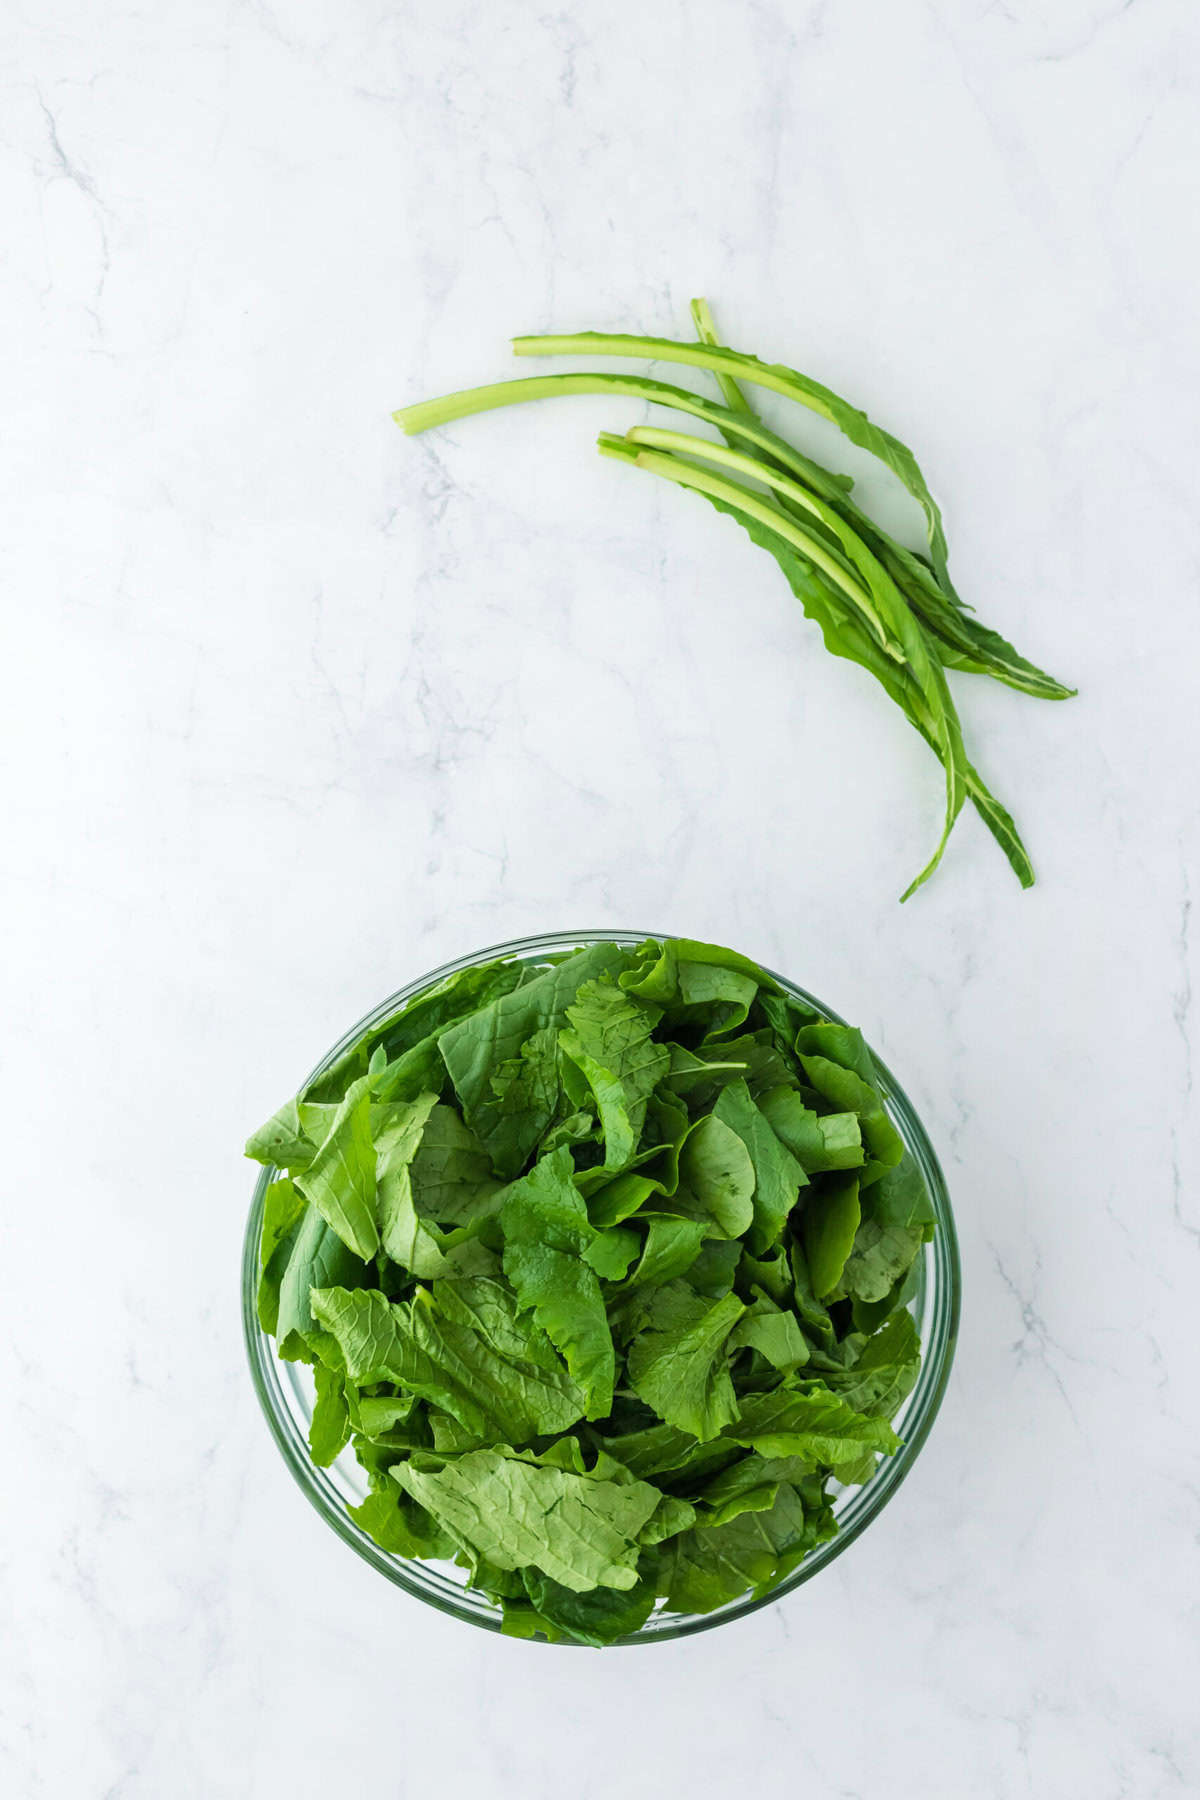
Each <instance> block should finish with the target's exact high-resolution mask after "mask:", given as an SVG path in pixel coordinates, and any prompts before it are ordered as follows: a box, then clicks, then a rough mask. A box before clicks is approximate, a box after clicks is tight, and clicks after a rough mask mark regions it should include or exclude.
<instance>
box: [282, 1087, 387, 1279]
mask: <svg viewBox="0 0 1200 1800" xmlns="http://www.w3.org/2000/svg"><path fill="white" fill-rule="evenodd" d="M296 1186H297V1187H298V1188H299V1189H300V1191H301V1193H302V1194H304V1196H305V1197H306V1199H308V1200H309V1201H310V1202H311V1204H312V1205H313V1206H314V1207H315V1208H316V1210H317V1211H318V1212H319V1213H320V1214H321V1216H322V1218H324V1219H325V1220H326V1222H327V1223H328V1224H329V1225H330V1226H332V1228H333V1230H334V1231H336V1232H337V1234H338V1236H339V1237H340V1238H341V1240H342V1242H343V1243H344V1244H345V1245H346V1247H347V1249H350V1250H353V1251H354V1253H355V1255H356V1256H361V1257H362V1258H363V1259H364V1260H366V1259H367V1258H369V1257H372V1256H374V1254H375V1252H376V1250H378V1248H379V1232H378V1229H377V1228H376V1224H375V1146H374V1144H373V1142H372V1141H371V1101H370V1077H369V1076H363V1077H362V1079H361V1080H359V1081H356V1082H354V1083H352V1084H351V1086H350V1087H349V1088H348V1089H347V1092H346V1097H345V1099H344V1100H343V1101H342V1102H341V1104H340V1105H339V1107H338V1109H337V1112H336V1113H335V1114H334V1117H333V1123H332V1125H331V1126H330V1129H329V1135H328V1137H327V1138H326V1139H325V1141H324V1143H323V1144H322V1145H321V1147H320V1149H319V1150H318V1151H317V1154H316V1155H315V1156H314V1158H313V1160H312V1162H311V1163H310V1164H309V1165H308V1167H307V1169H305V1170H303V1171H302V1172H301V1173H300V1174H298V1175H297V1176H296Z"/></svg>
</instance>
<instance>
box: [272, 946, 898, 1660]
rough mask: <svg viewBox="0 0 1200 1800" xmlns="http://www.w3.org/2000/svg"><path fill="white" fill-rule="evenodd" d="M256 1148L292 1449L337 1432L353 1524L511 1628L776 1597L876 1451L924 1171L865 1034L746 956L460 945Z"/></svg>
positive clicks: (533, 1630)
mask: <svg viewBox="0 0 1200 1800" xmlns="http://www.w3.org/2000/svg"><path fill="white" fill-rule="evenodd" d="M247 1154H248V1155H250V1156H252V1157H254V1158H256V1159H257V1160H258V1161H260V1162H262V1163H265V1164H266V1165H267V1166H268V1168H269V1169H270V1170H271V1172H272V1173H271V1179H270V1180H269V1182H268V1185H267V1188H266V1197H265V1202H264V1208H263V1222H262V1231H261V1239H260V1246H259V1271H260V1273H259V1291H258V1316H259V1320H260V1322H261V1324H262V1327H263V1329H264V1331H266V1332H268V1333H270V1334H271V1335H272V1336H274V1338H275V1340H276V1347H277V1351H278V1354H279V1355H280V1356H281V1357H283V1358H285V1359H288V1360H290V1361H300V1362H307V1363H310V1364H311V1365H312V1367H313V1378H314V1388H315V1400H314V1406H313V1412H312V1421H311V1427H310V1433H309V1444H310V1450H311V1454H312V1458H313V1461H314V1462H315V1463H317V1464H319V1465H322V1466H324V1465H327V1464H329V1463H331V1462H333V1461H334V1460H335V1459H336V1458H337V1457H338V1456H339V1455H341V1454H343V1452H344V1451H345V1450H346V1448H347V1446H349V1447H350V1449H351V1450H352V1452H353V1455H354V1456H355V1457H356V1458H357V1460H358V1462H359V1463H360V1465H361V1467H362V1469H363V1471H364V1472H365V1477H366V1484H367V1487H368V1490H369V1491H368V1493H367V1497H366V1499H365V1500H364V1501H363V1503H362V1504H361V1505H360V1506H358V1507H355V1508H353V1509H352V1516H353V1517H354V1519H355V1521H356V1522H357V1524H358V1525H359V1526H360V1527H361V1529H362V1530H363V1531H365V1532H366V1533H367V1534H368V1535H369V1536H370V1537H372V1538H373V1539H374V1540H375V1541H376V1542H377V1543H378V1544H380V1545H381V1546H382V1547H383V1548H384V1549H386V1550H388V1551H391V1552H393V1553H394V1554H397V1555H401V1556H406V1557H420V1558H430V1559H434V1560H438V1559H440V1560H446V1559H450V1558H453V1559H455V1560H456V1561H457V1562H458V1563H459V1564H460V1565H461V1566H462V1567H463V1568H465V1569H466V1570H467V1571H468V1579H469V1580H470V1582H471V1584H472V1585H473V1586H474V1587H476V1588H478V1589H480V1590H482V1591H483V1592H484V1593H485V1594H487V1595H488V1596H489V1597H490V1598H491V1599H492V1601H494V1603H495V1604H496V1605H497V1606H498V1607H499V1608H500V1609H501V1610H502V1614H503V1623H504V1629H505V1630H506V1631H509V1632H511V1633H515V1634H519V1635H523V1636H534V1635H539V1634H540V1635H541V1636H544V1637H549V1638H551V1639H556V1640H557V1639H566V1640H568V1641H572V1642H578V1643H584V1644H592V1645H603V1644H606V1643H611V1642H613V1641H614V1640H615V1639H618V1638H623V1637H627V1636H630V1635H632V1634H634V1633H636V1632H637V1631H638V1630H640V1629H641V1628H642V1627H643V1626H644V1624H645V1622H646V1620H647V1619H648V1618H649V1616H650V1614H651V1613H652V1611H653V1610H654V1609H655V1607H656V1606H662V1607H664V1608H665V1609H666V1610H668V1611H686V1612H704V1611H709V1610H711V1609H713V1608H715V1607H719V1606H722V1605H725V1604H726V1603H727V1602H729V1601H730V1600H733V1599H736V1598H737V1597H738V1596H739V1595H741V1594H745V1593H753V1594H756V1595H757V1594H762V1593H766V1592H769V1591H770V1590H771V1588H772V1587H773V1586H775V1585H776V1584H777V1583H778V1582H779V1581H781V1580H782V1579H783V1578H784V1576H785V1575H787V1574H788V1573H789V1571H790V1570H792V1569H794V1568H795V1567H796V1565H797V1563H799V1562H800V1561H801V1560H802V1559H803V1558H804V1557H805V1556H806V1555H807V1554H808V1553H809V1552H810V1551H811V1550H812V1549H813V1548H814V1547H815V1546H816V1545H818V1544H820V1543H822V1542H823V1541H824V1540H826V1539H827V1538H829V1537H831V1536H832V1535H833V1534H834V1532H835V1531H836V1520H835V1518H834V1513H833V1504H832V1502H833V1488H834V1487H835V1485H838V1484H840V1485H846V1484H850V1483H855V1482H862V1481H865V1480H867V1479H869V1477H870V1475H871V1473H872V1472H873V1470H874V1468H875V1466H876V1461H877V1459H878V1457H880V1456H887V1455H889V1454H891V1453H892V1452H893V1451H894V1450H895V1449H896V1447H897V1444H898V1442H899V1440H898V1439H897V1437H896V1435H895V1433H894V1432H893V1430H892V1427H891V1424H890V1423H889V1421H890V1419H891V1418H892V1416H893V1415H894V1414H895V1412H896V1410H897V1408H898V1407H899V1406H900V1405H901V1403H902V1402H903V1401H904V1399H905V1397H906V1396H907V1394H908V1393H909V1391H910V1389H911V1388H912V1385H913V1382H914V1381H915V1380H916V1376H917V1372H918V1368H919V1363H920V1345H919V1342H918V1338H917V1332H916V1327H915V1324H914V1322H913V1318H912V1316H911V1314H910V1312H909V1311H908V1310H907V1306H908V1302H909V1300H910V1298H911V1295H912V1292H913V1289H914V1280H915V1275H916V1271H917V1267H918V1258H919V1255H920V1252H921V1249H922V1246H923V1244H924V1243H925V1241H926V1240H927V1238H928V1237H929V1236H930V1235H931V1234H932V1231H933V1225H934V1215H933V1211H932V1208H931V1205H930V1201H929V1197H928V1194H927V1191H926V1188H925V1184H924V1181H923V1179H922V1177H921V1173H920V1170H919V1168H918V1167H917V1165H916V1163H915V1162H914V1161H913V1159H912V1158H911V1156H910V1155H909V1154H908V1152H907V1151H906V1149H905V1146H904V1142H903V1140H902V1139H901V1138H900V1137H899V1135H898V1134H897V1132H896V1130H895V1127H894V1126H893V1124H892V1122H891V1118H890V1116H889V1113H888V1110H887V1105H886V1097H885V1093H884V1090H883V1087H882V1085H881V1083H880V1078H879V1074H878V1071H877V1069H876V1067H875V1064H874V1062H873V1060H872V1058H871V1054H870V1051H869V1050H868V1048H867V1046H866V1044H865V1043H864V1042H863V1039H862V1037H861V1036H860V1035H859V1033H858V1032H857V1031H854V1030H851V1029H850V1028H849V1027H846V1026H843V1025H840V1024H837V1023H835V1022H833V1021H830V1020H827V1019H823V1018H821V1017H819V1016H818V1015H817V1013H816V1012H814V1011H813V1010H811V1009H810V1008H809V1007H808V1006H807V1005H805V1004H803V1003H802V1002H801V1001H800V1000H799V999H798V998H797V997H795V996H794V995H788V994H785V993H783V992H781V990H780V988H779V985H778V983H777V982H775V981H774V980H773V979H772V978H771V977H770V976H769V975H767V974H766V973H765V971H763V970H762V969H759V968H758V967H757V965H756V964H754V963H752V962H750V961H749V960H748V959H747V958H745V957H742V956H739V955H738V954H737V953H736V952H733V951H729V950H725V949H722V948H721V947H719V946H717V945H710V944H703V943H697V942H694V941H692V940H688V939H668V940H665V941H664V940H658V939H650V940H648V941H647V942H645V943H643V944H640V945H637V946H630V947H627V946H623V945H620V944H617V943H611V942H597V943H591V944H589V945H587V946H586V947H585V948H581V949H578V950H575V951H563V952H561V953H556V954H554V955H546V956H543V957H541V958H540V959H538V960H536V961H533V960H526V961H522V960H521V959H519V958H516V957H513V958H502V959H499V960H497V961H496V962H493V963H490V964H485V965H473V966H471V967H469V968H467V969H465V970H462V971H460V972H459V973H458V974H456V975H454V976H452V977H450V978H449V979H448V980H447V981H446V982H443V983H442V984H441V985H440V987H438V988H436V989H433V990H430V991H427V992H426V993H424V994H421V995H419V996H418V997H417V998H416V999H415V1000H413V1001H411V1002H409V1003H408V1004H407V1005H406V1006H405V1007H403V1008H402V1009H401V1010H400V1011H399V1012H398V1013H397V1014H396V1015H394V1016H393V1017H391V1018H389V1019H386V1020H384V1022H383V1023H382V1024H381V1025H379V1026H377V1027H376V1028H374V1029H373V1030H372V1031H371V1032H370V1033H369V1034H367V1035H366V1036H365V1037H364V1038H363V1039H362V1040H361V1041H360V1042H358V1043H356V1044H354V1045H353V1046H352V1047H351V1048H350V1049H349V1050H348V1051H347V1052H346V1053H345V1054H344V1055H342V1056H341V1057H339V1059H338V1060H337V1062H336V1063H334V1064H333V1065H332V1067H331V1068H330V1069H328V1070H326V1071H324V1072H322V1073H321V1074H319V1075H318V1076H317V1077H316V1078H315V1079H314V1080H313V1081H312V1082H310V1083H309V1084H308V1086H307V1087H306V1088H305V1089H304V1090H303V1091H302V1092H301V1093H300V1094H298V1095H297V1096H296V1098H295V1099H294V1100H292V1101H290V1102H289V1103H288V1105H287V1106H285V1107H283V1108H281V1109H280V1111H279V1112H278V1113H277V1114H276V1115H275V1116H274V1118H273V1119H272V1120H270V1121H269V1122H268V1124H267V1125H265V1126H264V1127H263V1128H262V1129H261V1130H260V1131H258V1132H256V1133H255V1135H254V1136H253V1137H252V1138H251V1139H250V1142H249V1144H248V1145H247ZM284 1171H286V1172H284Z"/></svg>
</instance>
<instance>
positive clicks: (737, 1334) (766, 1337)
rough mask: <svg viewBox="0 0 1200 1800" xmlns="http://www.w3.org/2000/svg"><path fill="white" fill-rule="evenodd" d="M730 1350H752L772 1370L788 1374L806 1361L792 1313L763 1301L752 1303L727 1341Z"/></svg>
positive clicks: (804, 1340)
mask: <svg viewBox="0 0 1200 1800" xmlns="http://www.w3.org/2000/svg"><path fill="white" fill-rule="evenodd" d="M729 1348H730V1349H731V1350H756V1351H757V1352H758V1354H759V1355H760V1356H765V1357H766V1359H767V1361H768V1362H769V1363H770V1364H771V1367H772V1368H773V1369H779V1370H781V1371H782V1372H783V1373H784V1374H790V1373H791V1371H792V1370H793V1369H798V1368H800V1367H802V1365H803V1364H804V1363H806V1362H807V1361H808V1358H809V1354H810V1352H809V1347H808V1340H807V1338H806V1337H805V1335H804V1333H803V1332H802V1331H801V1329H800V1324H799V1321H798V1320H797V1318H796V1315H795V1313H791V1312H784V1311H783V1310H782V1308H781V1307H778V1306H776V1305H775V1304H774V1303H773V1302H772V1301H771V1300H768V1299H766V1298H765V1297H763V1298H761V1299H759V1300H756V1301H755V1303H754V1305H753V1306H752V1307H750V1309H749V1311H748V1312H747V1313H746V1316H745V1317H744V1318H743V1319H742V1320H741V1322H740V1323H739V1324H738V1325H736V1326H735V1327H734V1329H733V1331H732V1332H731V1333H730V1337H729Z"/></svg>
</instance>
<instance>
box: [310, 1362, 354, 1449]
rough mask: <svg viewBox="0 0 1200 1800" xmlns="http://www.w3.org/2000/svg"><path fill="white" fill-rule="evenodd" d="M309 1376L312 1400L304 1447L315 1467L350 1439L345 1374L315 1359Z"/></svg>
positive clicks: (344, 1445)
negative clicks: (312, 1381)
mask: <svg viewBox="0 0 1200 1800" xmlns="http://www.w3.org/2000/svg"><path fill="white" fill-rule="evenodd" d="M313 1380H314V1382H315V1385H316V1401H315V1404H314V1406H313V1413H312V1418H311V1420H310V1421H309V1426H308V1447H309V1451H310V1453H311V1455H312V1459H313V1461H314V1462H315V1463H316V1465H317V1467H318V1468H320V1469H326V1468H328V1467H329V1464H330V1463H331V1462H334V1461H335V1460H336V1459H337V1457H339V1456H340V1455H341V1453H342V1451H343V1450H344V1449H345V1448H346V1445H347V1444H348V1443H349V1442H350V1412H349V1409H348V1407H347V1405H346V1378H345V1376H344V1375H341V1374H339V1373H338V1372H337V1370H335V1369H330V1368H327V1367H326V1365H325V1364H324V1363H321V1362H319V1363H317V1365H316V1367H315V1368H314V1370H313Z"/></svg>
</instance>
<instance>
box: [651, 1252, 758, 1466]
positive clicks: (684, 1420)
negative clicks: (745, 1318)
mask: <svg viewBox="0 0 1200 1800" xmlns="http://www.w3.org/2000/svg"><path fill="white" fill-rule="evenodd" d="M745 1310H746V1308H745V1306H744V1305H743V1303H742V1301H740V1300H739V1299H738V1298H737V1296H736V1294H726V1295H725V1297H724V1298H723V1299H721V1300H718V1301H716V1302H714V1303H713V1304H712V1305H706V1304H705V1302H704V1301H703V1300H701V1299H699V1298H698V1296H696V1295H695V1294H693V1293H691V1292H690V1290H689V1289H688V1288H687V1287H686V1285H685V1284H684V1283H682V1282H673V1283H671V1284H670V1285H669V1286H668V1287H665V1288H662V1289H660V1290H659V1292H658V1294H657V1295H656V1297H655V1300H654V1302H653V1305H652V1307H651V1311H650V1324H649V1327H648V1329H646V1330H645V1331H643V1332H641V1333H640V1334H639V1335H638V1336H637V1337H636V1338H635V1339H634V1341H633V1343H632V1344H631V1345H630V1348H629V1380H630V1385H631V1386H632V1387H633V1389H634V1391H635V1393H637V1395H638V1396H639V1397H640V1398H641V1399H642V1400H644V1401H645V1402H646V1405H647V1406H649V1407H652V1408H653V1410H654V1411H655V1412H656V1413H657V1414H658V1416H659V1418H660V1419H663V1420H665V1421H666V1423H667V1424H668V1425H676V1426H678V1427H679V1429H680V1430H681V1431H690V1432H691V1433H692V1435H693V1436H694V1437H696V1438H698V1439H699V1440H700V1441H701V1442H704V1441H705V1440H706V1439H708V1438H713V1437H716V1436H717V1434H718V1433H719V1432H720V1431H721V1429H722V1427H723V1426H724V1425H727V1424H729V1422H730V1421H731V1420H732V1419H734V1418H736V1417H737V1401H736V1400H735V1398H734V1393H733V1383H732V1382H731V1381H730V1379H729V1370H728V1351H727V1348H726V1340H727V1339H728V1337H729V1334H730V1332H731V1331H732V1330H733V1328H734V1326H735V1325H736V1324H737V1322H738V1320H739V1319H740V1318H741V1316H742V1314H743V1313H744V1312H745Z"/></svg>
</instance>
